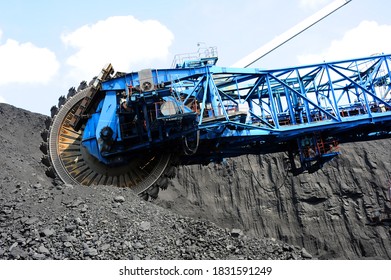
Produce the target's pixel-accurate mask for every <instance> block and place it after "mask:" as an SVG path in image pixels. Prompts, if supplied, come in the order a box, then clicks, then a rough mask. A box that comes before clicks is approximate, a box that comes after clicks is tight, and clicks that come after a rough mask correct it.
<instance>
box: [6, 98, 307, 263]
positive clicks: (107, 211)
mask: <svg viewBox="0 0 391 280" xmlns="http://www.w3.org/2000/svg"><path fill="white" fill-rule="evenodd" d="M46 118H47V117H46V116H43V115H39V114H34V113H31V112H28V111H25V110H22V109H18V108H15V107H13V106H10V105H7V104H0V119H1V122H0V150H1V153H0V161H1V163H2V168H1V171H0V259H35V260H44V259H61V260H62V259H113V260H116V259H163V260H164V259H208V260H209V259H311V258H312V256H311V253H310V252H308V250H306V249H304V248H303V247H299V246H293V245H290V244H288V243H286V242H283V241H279V240H276V239H275V238H273V237H270V238H263V237H262V238H258V237H256V236H249V235H248V234H247V233H246V232H244V231H243V230H242V229H241V228H234V227H221V226H218V225H216V224H215V223H213V222H211V221H209V220H208V219H197V218H194V217H190V216H186V215H180V214H177V213H175V212H174V211H171V210H169V209H165V208H163V207H160V206H158V205H155V204H153V203H150V202H146V201H143V200H142V199H140V198H139V197H138V196H137V195H135V194H134V193H133V192H132V191H131V190H129V189H122V188H115V187H110V186H93V187H83V186H73V185H69V184H61V183H59V182H57V183H53V181H52V179H50V178H48V177H47V176H46V175H45V166H43V164H41V162H40V161H41V157H42V153H41V151H40V148H39V147H40V143H41V141H42V140H41V135H40V134H41V131H42V130H43V129H44V128H45V120H46Z"/></svg>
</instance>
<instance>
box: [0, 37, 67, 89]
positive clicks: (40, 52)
mask: <svg viewBox="0 0 391 280" xmlns="http://www.w3.org/2000/svg"><path fill="white" fill-rule="evenodd" d="M1 36H2V31H1V30H0V39H1ZM0 62H1V67H0V77H1V78H0V85H5V84H10V83H38V84H46V83H48V82H49V81H50V80H51V79H52V78H53V76H54V75H55V74H56V73H57V71H58V69H59V67H60V64H59V63H58V61H57V59H56V55H55V54H54V53H53V52H52V51H50V50H49V49H47V48H40V47H37V46H35V45H33V44H32V43H30V42H27V43H19V42H17V41H15V40H13V39H7V40H6V41H5V43H4V44H1V43H0Z"/></svg>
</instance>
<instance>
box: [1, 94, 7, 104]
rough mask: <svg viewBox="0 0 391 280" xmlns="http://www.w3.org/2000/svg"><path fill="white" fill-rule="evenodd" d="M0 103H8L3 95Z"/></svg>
mask: <svg viewBox="0 0 391 280" xmlns="http://www.w3.org/2000/svg"><path fill="white" fill-rule="evenodd" d="M0 103H7V101H5V98H4V97H3V96H1V95H0Z"/></svg>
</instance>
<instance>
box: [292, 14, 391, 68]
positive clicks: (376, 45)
mask: <svg viewBox="0 0 391 280" xmlns="http://www.w3.org/2000/svg"><path fill="white" fill-rule="evenodd" d="M389 34H391V25H379V24H378V23H377V22H375V21H363V22H361V23H360V24H359V25H358V26H357V27H355V28H353V29H351V30H349V31H347V32H346V33H345V35H344V36H343V37H342V38H341V39H338V40H334V41H332V42H331V44H330V46H329V47H327V48H326V49H325V50H324V51H322V52H321V53H318V54H302V55H299V56H298V60H299V62H300V63H302V64H308V63H319V62H322V61H331V60H339V59H349V58H359V57H363V56H370V55H373V54H377V53H391V36H388V35H389Z"/></svg>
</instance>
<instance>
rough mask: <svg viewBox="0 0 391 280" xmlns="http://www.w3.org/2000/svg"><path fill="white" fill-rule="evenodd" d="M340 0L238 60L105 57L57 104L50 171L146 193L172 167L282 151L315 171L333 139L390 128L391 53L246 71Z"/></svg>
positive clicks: (210, 55) (382, 133)
mask: <svg viewBox="0 0 391 280" xmlns="http://www.w3.org/2000/svg"><path fill="white" fill-rule="evenodd" d="M348 2H350V0H335V1H334V2H333V3H331V4H330V5H328V6H327V7H325V8H324V9H323V10H321V11H319V12H318V13H317V14H315V15H314V16H312V17H310V18H308V19H307V20H305V21H304V22H302V23H300V24H298V25H297V26H295V27H293V28H291V29H290V30H288V32H286V33H284V34H282V35H281V36H279V37H277V38H276V39H275V40H274V41H273V42H271V43H270V44H267V45H265V46H264V47H263V48H260V49H258V50H257V51H255V52H254V53H252V54H250V55H249V56H247V57H245V58H244V59H242V60H241V61H239V62H238V63H236V64H235V65H234V66H235V67H218V66H216V62H217V50H216V48H206V49H204V52H199V53H197V55H196V56H185V57H184V56H178V57H176V60H175V63H174V64H173V67H172V68H170V69H145V70H141V71H139V72H133V73H114V70H113V68H112V66H111V65H110V64H109V65H107V66H106V67H105V68H104V69H103V70H102V72H101V74H100V75H99V76H98V77H97V78H96V79H94V81H93V82H92V83H91V84H90V85H89V86H87V87H86V88H85V89H83V90H81V91H79V92H77V93H76V92H70V93H71V94H70V95H69V96H68V97H69V98H68V100H66V102H65V98H63V100H60V101H64V102H61V103H64V104H63V105H62V106H61V107H60V106H59V107H60V109H59V110H57V109H55V110H54V114H53V115H55V117H54V118H53V120H52V121H51V123H50V124H49V125H50V127H49V131H48V133H44V139H45V140H47V142H46V143H44V144H45V145H44V146H43V148H42V146H41V150H42V151H43V152H44V153H46V154H47V155H46V156H45V157H44V158H43V162H44V163H45V164H46V165H47V166H49V169H48V172H47V174H48V175H50V176H53V177H54V176H55V173H56V174H57V175H58V177H59V178H60V179H61V180H62V181H63V182H65V183H70V184H82V185H91V184H94V185H98V184H99V185H115V186H120V187H129V188H131V189H133V190H134V191H135V192H136V193H138V194H141V195H143V196H145V197H146V198H147V197H148V196H152V197H155V196H156V195H157V192H158V190H159V187H164V186H165V185H166V183H167V177H170V176H172V165H175V164H208V163H210V162H221V161H222V160H223V159H224V158H226V157H234V156H239V155H243V154H265V153H273V152H278V151H287V152H288V153H289V159H290V163H291V171H292V172H293V173H299V172H302V171H306V170H307V171H309V172H311V171H314V170H316V169H318V168H321V167H322V165H323V164H324V163H325V162H326V161H328V160H330V159H332V158H333V157H335V156H336V155H338V154H339V149H338V143H342V142H352V141H361V140H368V139H372V138H376V137H377V138H378V137H389V136H391V133H390V132H391V72H390V66H391V56H390V55H383V54H381V55H375V56H371V57H365V58H359V59H352V60H345V61H336V62H328V63H326V62H325V63H321V64H315V65H306V66H299V67H289V68H283V69H257V68H246V67H248V66H249V65H251V64H252V63H253V62H254V61H256V60H258V59H259V58H260V57H262V56H264V55H266V54H267V53H269V52H270V51H272V50H274V49H275V48H276V47H278V46H280V45H281V44H283V43H284V42H286V41H288V40H290V39H291V38H293V37H294V36H296V35H297V34H299V33H301V32H302V31H304V30H305V29H307V28H308V27H310V26H312V25H313V24H315V23H316V22H318V21H320V20H321V19H323V18H324V17H326V16H328V15H329V14H331V13H332V12H334V11H335V10H337V9H339V8H340V7H342V6H344V5H345V4H347V3H348ZM46 134H48V135H49V137H48V138H47V137H46Z"/></svg>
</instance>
